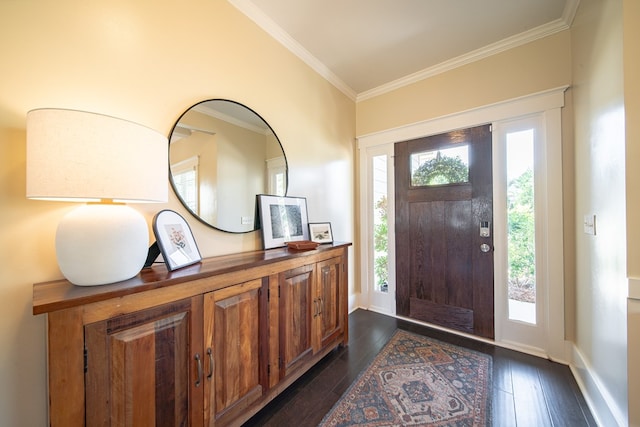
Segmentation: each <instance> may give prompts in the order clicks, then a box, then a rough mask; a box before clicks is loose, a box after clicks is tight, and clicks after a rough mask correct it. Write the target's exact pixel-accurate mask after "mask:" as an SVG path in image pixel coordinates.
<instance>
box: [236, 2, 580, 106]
mask: <svg viewBox="0 0 640 427" xmlns="http://www.w3.org/2000/svg"><path fill="white" fill-rule="evenodd" d="M227 1H228V2H229V3H230V4H232V5H233V6H234V7H236V8H237V9H238V10H239V11H240V12H242V13H243V14H244V15H246V16H247V17H248V18H249V19H251V20H252V21H254V22H255V23H256V24H257V25H258V26H259V27H260V28H262V29H263V30H264V31H266V32H267V33H268V34H269V35H271V37H273V38H274V39H275V40H276V41H278V42H280V43H281V44H282V45H283V46H284V47H286V48H287V49H289V51H291V52H292V53H293V54H294V55H296V56H297V57H298V58H300V59H301V60H302V61H303V62H304V63H306V64H307V65H308V66H309V67H311V68H312V69H313V70H314V71H315V72H317V73H318V74H320V75H321V76H322V77H323V78H325V79H326V80H327V81H328V82H329V83H331V84H332V85H334V86H335V87H336V88H337V89H338V90H340V91H341V92H342V93H344V94H345V95H346V96H347V97H349V99H351V100H352V101H355V102H356V103H358V102H360V101H364V100H366V99H370V98H374V97H376V96H379V95H382V94H384V93H387V92H391V91H393V90H396V89H399V88H401V87H404V86H407V85H410V84H413V83H416V82H418V81H421V80H424V79H427V78H429V77H433V76H435V75H437V74H441V73H444V72H447V71H450V70H453V69H455V68H458V67H461V66H463V65H466V64H470V63H472V62H475V61H479V60H481V59H484V58H487V57H489V56H492V55H496V54H498V53H501V52H504V51H506V50H509V49H513V48H515V47H518V46H521V45H524V44H527V43H530V42H532V41H535V40H538V39H541V38H544V37H547V36H550V35H552V34H555V33H558V32H560V31H564V30H567V29H569V28H570V27H571V24H572V23H573V19H574V17H575V15H576V12H577V10H578V6H579V4H580V0H567V2H566V4H565V7H564V11H563V13H562V17H561V18H559V19H557V20H555V21H552V22H549V23H547V24H544V25H541V26H539V27H536V28H533V29H531V30H529V31H525V32H523V33H520V34H516V35H515V36H512V37H508V38H506V39H504V40H501V41H499V42H496V43H492V44H490V45H488V46H484V47H482V48H480V49H476V50H474V51H471V52H469V53H466V54H464V55H460V56H458V57H456V58H453V59H450V60H448V61H445V62H442V63H440V64H438V65H435V66H433V67H429V68H425V69H423V70H421V71H418V72H416V73H413V74H409V75H408V76H405V77H402V78H399V79H397V80H393V81H391V82H389V83H386V84H384V85H381V86H378V87H376V88H373V89H370V90H367V91H364V92H360V93H356V92H355V91H354V90H353V89H351V87H349V86H348V85H347V84H346V83H345V82H344V81H342V80H341V79H340V78H339V77H338V76H336V75H335V74H334V73H333V72H332V71H331V70H330V69H329V68H328V67H327V66H326V65H325V64H324V63H322V62H321V61H320V60H319V59H318V58H316V57H315V56H313V55H312V54H311V53H310V52H309V51H308V50H306V49H305V48H304V47H302V45H301V44H300V43H298V42H297V41H296V40H294V39H293V37H291V36H290V35H289V34H288V33H287V32H286V31H284V30H283V29H282V28H281V27H280V26H278V25H277V24H276V23H275V22H274V21H273V20H272V19H271V18H269V17H268V16H267V15H265V14H264V13H263V12H262V11H261V10H260V9H258V7H256V6H255V4H254V3H253V2H252V1H251V0H227Z"/></svg>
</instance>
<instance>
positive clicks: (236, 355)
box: [205, 279, 267, 424]
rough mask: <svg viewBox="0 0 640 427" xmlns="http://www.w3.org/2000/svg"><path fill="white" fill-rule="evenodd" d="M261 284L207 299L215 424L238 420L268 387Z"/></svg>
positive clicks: (210, 398) (249, 284) (255, 282)
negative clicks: (265, 374)
mask: <svg viewBox="0 0 640 427" xmlns="http://www.w3.org/2000/svg"><path fill="white" fill-rule="evenodd" d="M262 283H263V282H262V280H260V279H257V280H253V281H250V282H246V283H243V284H240V285H236V286H232V287H229V288H226V289H223V290H220V291H216V292H213V293H211V294H207V295H206V296H205V322H212V325H211V326H205V330H207V329H210V330H212V331H213V335H212V336H208V337H205V340H206V341H207V342H209V343H211V344H212V351H213V360H214V373H213V376H212V378H211V379H212V381H213V384H211V385H209V394H208V397H207V396H205V399H206V400H208V404H209V405H211V409H212V410H213V411H214V413H213V415H211V414H210V415H209V416H210V417H213V419H215V420H216V423H218V422H219V423H221V424H225V423H226V421H227V420H232V419H233V418H235V417H236V416H237V415H239V414H240V413H242V412H243V411H244V409H245V408H247V407H248V406H249V405H251V404H252V403H253V402H255V401H256V400H258V399H259V398H260V397H262V395H263V393H264V390H265V388H266V387H267V385H266V384H265V383H266V376H264V375H262V374H263V371H264V369H265V367H264V365H265V363H264V360H265V356H262V353H263V352H262V351H261V348H260V345H261V344H260V343H261V342H262V341H263V340H261V338H260V337H261V334H262V328H264V327H265V325H266V322H264V320H263V319H262V313H263V312H264V310H265V309H264V307H263V302H262V298H261V295H262V292H261V288H262ZM266 283H267V282H266V280H265V284H266ZM211 316H212V317H211ZM212 395H213V396H212Z"/></svg>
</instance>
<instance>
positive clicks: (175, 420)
mask: <svg viewBox="0 0 640 427" xmlns="http://www.w3.org/2000/svg"><path fill="white" fill-rule="evenodd" d="M200 301H201V299H200ZM200 308H201V305H200V304H198V298H193V299H187V300H183V301H180V302H178V303H176V304H171V305H167V306H161V307H158V308H154V309H149V310H144V311H142V312H138V313H133V314H131V315H126V316H121V317H118V318H115V319H111V320H106V321H103V322H98V323H95V324H90V325H87V326H86V328H85V342H86V347H87V373H86V386H87V411H86V417H87V425H90V426H93V425H104V426H109V425H114V426H145V425H150V426H151V425H153V426H183V425H190V424H191V425H194V424H193V423H194V422H195V423H196V424H197V423H198V421H199V422H200V423H201V422H202V396H203V395H202V391H201V389H202V388H201V387H200V388H199V389H198V387H196V386H195V381H196V380H197V378H196V374H197V372H196V371H197V370H196V369H195V366H192V365H193V363H192V353H195V352H196V351H197V349H198V347H201V345H202V340H201V338H200V339H198V337H196V338H195V340H192V339H191V337H192V335H195V336H200V337H201V335H200V333H196V334H193V332H194V325H198V324H199V323H200V322H201V318H200V319H199V320H194V317H198V315H200V313H201V312H200ZM195 329H196V330H197V331H200V329H198V328H197V326H196V327H195ZM190 396H191V401H190Z"/></svg>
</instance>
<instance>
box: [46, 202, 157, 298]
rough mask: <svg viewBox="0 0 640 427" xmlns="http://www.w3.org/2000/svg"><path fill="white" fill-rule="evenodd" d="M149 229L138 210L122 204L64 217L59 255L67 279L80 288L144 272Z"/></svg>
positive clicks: (82, 208) (85, 207) (88, 207)
mask: <svg viewBox="0 0 640 427" xmlns="http://www.w3.org/2000/svg"><path fill="white" fill-rule="evenodd" d="M148 246H149V230H148V228H147V223H146V221H145V219H144V217H143V216H142V214H140V213H139V212H138V211H136V210H135V209H133V208H131V207H129V206H126V205H121V204H88V205H83V206H80V207H78V208H76V209H74V210H72V211H71V212H69V213H68V214H67V215H65V216H64V218H62V220H61V221H60V224H59V225H58V230H57V233H56V256H57V258H58V266H59V267H60V270H61V271H62V274H63V275H64V277H66V278H67V280H69V281H70V282H71V283H73V284H74V285H78V286H94V285H104V284H108V283H114V282H119V281H122V280H127V279H130V278H132V277H133V276H135V275H136V274H138V273H139V272H140V270H142V267H143V266H144V262H145V260H146V258H147V251H148Z"/></svg>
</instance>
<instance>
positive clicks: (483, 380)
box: [320, 330, 492, 427]
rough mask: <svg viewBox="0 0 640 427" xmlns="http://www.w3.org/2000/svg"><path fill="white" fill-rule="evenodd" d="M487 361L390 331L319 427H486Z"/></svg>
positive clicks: (489, 364)
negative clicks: (383, 343) (384, 343)
mask: <svg viewBox="0 0 640 427" xmlns="http://www.w3.org/2000/svg"><path fill="white" fill-rule="evenodd" d="M491 369H492V360H491V357H490V356H488V355H486V354H483V353H478V352H476V351H472V350H468V349H465V348H461V347H457V346H454V345H451V344H447V343H443V342H441V341H437V340H434V339H431V338H427V337H424V336H421V335H416V334H413V333H410V332H406V331H400V330H398V331H396V333H395V335H394V336H393V337H392V338H391V339H390V340H389V342H388V343H387V344H386V345H385V347H384V348H383V349H382V351H381V352H380V353H379V354H378V355H377V356H376V358H375V359H374V361H373V362H372V363H371V364H370V365H369V367H368V368H367V369H365V370H364V371H363V372H362V373H361V374H360V376H359V377H358V379H357V380H356V381H355V382H354V383H353V384H352V385H351V387H350V388H349V390H347V391H346V393H345V394H344V395H343V396H342V397H341V398H340V400H339V401H338V402H337V403H336V404H335V405H334V406H333V408H332V409H331V411H329V413H328V414H327V415H325V417H324V419H323V420H322V422H321V423H320V426H323V427H325V426H363V425H366V426H424V425H429V426H456V427H461V426H485V425H491V372H492V371H491Z"/></svg>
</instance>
